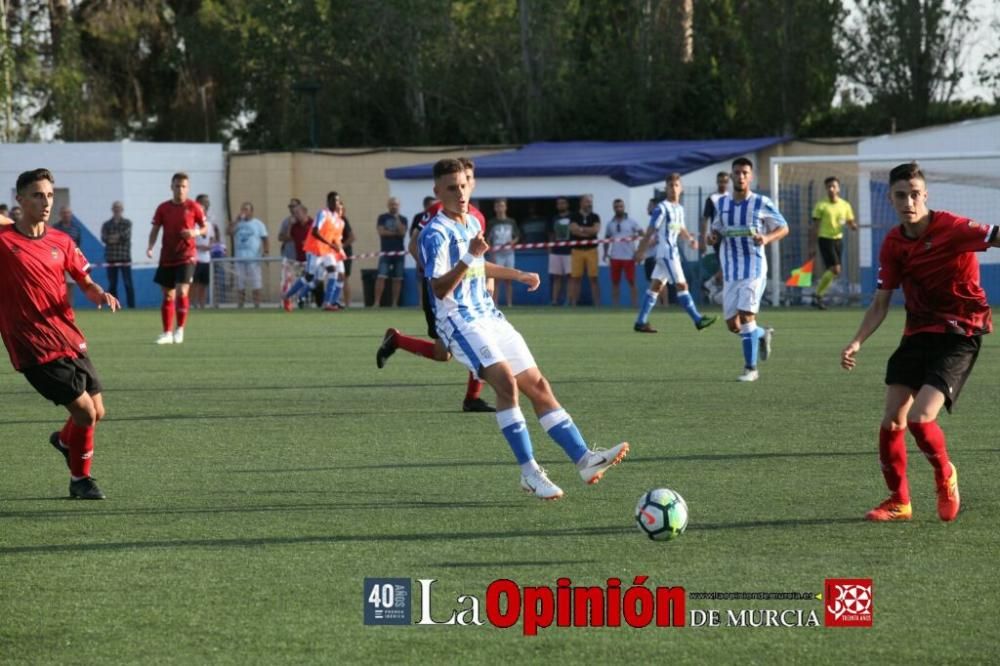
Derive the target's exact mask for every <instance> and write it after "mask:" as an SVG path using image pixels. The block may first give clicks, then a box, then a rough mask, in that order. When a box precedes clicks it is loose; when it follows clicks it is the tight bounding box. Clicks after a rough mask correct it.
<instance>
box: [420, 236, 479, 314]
mask: <svg viewBox="0 0 1000 666" xmlns="http://www.w3.org/2000/svg"><path fill="white" fill-rule="evenodd" d="M488 249H490V246H489V243H487V242H486V239H485V238H483V234H482V233H480V234H479V235H478V236H476V237H475V238H473V239H472V240H471V241H469V251H468V254H469V255H472V257H473V258H475V257H481V256H483V255H484V254H486V251H487V250H488ZM466 258H468V257H467V255H466V256H463V257H462V259H459V260H458V261H456V262H455V265H454V266H452V267H451V268H450V269H449V270H448V272H446V273H444V274H443V275H441V276H439V277H436V278H431V289H432V290H433V291H434V296H436V297H437V298H438V299H443V298H445V297H446V296H447V295H448V294H450V293H451V292H452V291H453V290H454V289H455V287H456V286H458V283H459V282H461V281H462V278H463V277H465V272H466V271H467V270H469V264H467V263H465V261H463V260H464V259H466ZM469 261H471V258H470V259H469Z"/></svg>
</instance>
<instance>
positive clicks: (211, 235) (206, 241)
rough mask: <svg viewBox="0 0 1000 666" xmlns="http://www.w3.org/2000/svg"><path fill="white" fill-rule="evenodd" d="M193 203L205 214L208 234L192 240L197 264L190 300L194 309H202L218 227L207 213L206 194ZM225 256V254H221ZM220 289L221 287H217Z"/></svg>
mask: <svg viewBox="0 0 1000 666" xmlns="http://www.w3.org/2000/svg"><path fill="white" fill-rule="evenodd" d="M195 201H197V202H198V204H199V205H200V206H201V209H202V210H203V211H204V212H205V220H206V224H207V225H208V232H207V233H206V234H205V235H204V236H197V237H196V238H195V239H194V247H195V252H196V259H197V263H196V264H195V265H194V282H193V283H192V284H191V300H192V301H194V306H195V307H196V308H202V309H204V307H205V303H206V301H207V300H208V287H209V285H210V284H211V271H212V247H213V246H214V245H215V244H216V243H218V242H219V236H220V235H221V234H219V227H218V225H217V224H215V221H214V220H213V219H212V215H211V214H210V213H209V212H208V211H209V209H210V208H211V206H212V202H211V200H210V199H209V198H208V195H207V194H199V195H198V196H197V197H196V198H195ZM223 256H225V252H223ZM219 286H220V287H221V285H219Z"/></svg>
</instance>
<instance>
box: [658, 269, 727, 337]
mask: <svg viewBox="0 0 1000 666" xmlns="http://www.w3.org/2000/svg"><path fill="white" fill-rule="evenodd" d="M666 261H667V264H668V266H669V268H670V280H671V282H673V283H674V285H675V286H676V287H677V303H678V304H680V306H681V307H682V308H684V311H685V312H687V314H688V317H691V321H692V322H694V325H695V328H697V329H698V330H699V331H700V330H702V329H705V328H708V327H709V326H711V325H712V324H714V323H715V320H716V319H717V317H705V316H703V315H702V314H701V312H699V311H698V306H697V305H695V303H694V298H692V297H691V292H690V291H689V290H688V285H687V279H686V278H685V277H684V268H683V267H682V266H681V258H680V255H679V254H674V256H673V257H672V258H670V259H669V260H666Z"/></svg>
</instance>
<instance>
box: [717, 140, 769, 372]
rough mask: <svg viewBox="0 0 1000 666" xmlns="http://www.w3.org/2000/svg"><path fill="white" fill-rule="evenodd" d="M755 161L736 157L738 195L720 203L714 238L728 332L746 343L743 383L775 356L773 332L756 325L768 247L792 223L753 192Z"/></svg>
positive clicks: (723, 310) (723, 198) (734, 165)
mask: <svg viewBox="0 0 1000 666" xmlns="http://www.w3.org/2000/svg"><path fill="white" fill-rule="evenodd" d="M752 181H753V162H751V161H750V160H749V159H747V158H745V157H737V158H736V159H735V160H733V193H732V194H731V195H728V194H727V195H725V196H723V197H721V198H720V199H719V201H718V203H717V204H716V210H715V219H714V220H713V221H712V233H711V238H710V239H709V240H710V242H712V243H716V242H720V241H721V246H720V250H721V256H720V257H719V261H720V263H721V264H722V280H723V288H722V293H723V296H722V312H723V316H724V317H725V318H726V324H727V325H728V326H729V330H731V331H732V332H733V333H737V334H739V336H740V338H741V340H742V344H743V360H744V368H743V373H742V374H741V375H740V376H739V377H738V378H737V379H739V381H741V382H752V381H756V380H757V378H758V376H759V374H758V372H757V360H758V357H759V358H760V360H762V361H766V360H767V358H768V356H770V354H771V335H772V333H774V330H773V329H771V328H767V327H764V328H761V327H759V326H758V325H757V312H758V311H759V310H760V298H761V296H763V294H764V286H765V283H766V281H767V255H766V254H765V251H764V248H765V247H766V246H767V245H768V244H769V243H773V242H774V241H777V240H781V239H782V238H784V237H785V236H787V235H788V223H787V222H786V221H785V218H784V217H783V216H782V215H781V213H780V212H778V207H777V206H775V205H774V202H773V201H771V200H770V199H769V198H767V197H765V196H764V195H762V194H757V193H755V192H751V191H750V183H751V182H752Z"/></svg>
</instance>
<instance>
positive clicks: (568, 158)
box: [385, 136, 788, 187]
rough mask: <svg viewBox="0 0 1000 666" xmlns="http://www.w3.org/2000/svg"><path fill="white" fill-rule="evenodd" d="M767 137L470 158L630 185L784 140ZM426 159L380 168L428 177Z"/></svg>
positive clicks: (494, 174) (397, 176)
mask: <svg viewBox="0 0 1000 666" xmlns="http://www.w3.org/2000/svg"><path fill="white" fill-rule="evenodd" d="M787 140H788V137H781V136H773V137H762V138H757V139H713V140H707V141H565V142H547V141H545V142H540V143H530V144H528V145H526V146H523V147H521V148H519V149H517V150H510V151H506V152H503V153H497V154H495V155H485V156H481V157H477V158H476V177H478V178H521V177H532V176H534V177H537V176H578V175H589V176H608V177H610V178H612V179H613V180H616V181H618V182H619V183H623V184H625V185H628V186H629V187H635V186H637V185H648V184H649V183H655V182H658V181H660V180H662V179H663V177H664V176H665V175H666V174H668V173H671V172H673V171H677V172H680V173H682V174H683V173H690V172H691V171H697V170H698V169H701V168H704V167H706V166H709V165H711V164H715V163H716V162H721V161H723V160H727V159H730V158H733V157H736V156H738V155H744V154H746V153H752V152H755V151H757V150H760V149H762V148H767V147H768V146H773V145H775V144H777V143H782V142H784V141H787ZM432 167H433V164H432V163H427V164H416V165H413V166H407V167H396V168H393V169H386V170H385V177H386V178H388V179H389V180H416V179H422V180H429V179H430V178H431V169H432Z"/></svg>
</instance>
